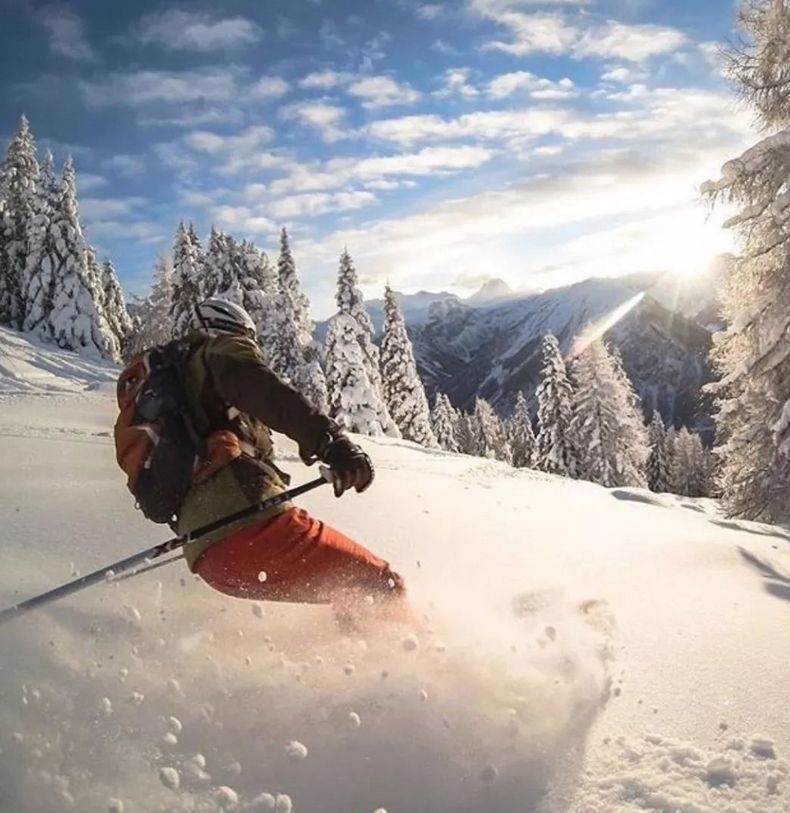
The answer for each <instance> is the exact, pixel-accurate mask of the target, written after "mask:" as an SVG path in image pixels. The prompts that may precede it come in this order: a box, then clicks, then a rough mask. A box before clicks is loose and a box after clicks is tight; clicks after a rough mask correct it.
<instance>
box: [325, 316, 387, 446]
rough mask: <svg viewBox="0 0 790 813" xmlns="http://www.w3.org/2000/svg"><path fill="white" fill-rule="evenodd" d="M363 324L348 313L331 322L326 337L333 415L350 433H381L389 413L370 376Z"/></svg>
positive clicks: (327, 369)
mask: <svg viewBox="0 0 790 813" xmlns="http://www.w3.org/2000/svg"><path fill="white" fill-rule="evenodd" d="M358 336H359V325H358V324H357V323H356V321H355V320H354V318H353V317H352V316H349V315H348V314H347V313H339V314H337V315H336V316H334V317H332V319H331V320H330V321H329V331H328V333H327V337H326V380H327V385H328V388H329V407H330V415H331V416H332V417H333V418H335V419H336V420H337V421H338V422H339V423H340V424H342V425H343V426H344V427H345V428H346V429H347V430H348V431H350V432H359V433H361V434H363V435H381V434H384V433H385V432H386V431H387V429H386V426H387V423H388V420H389V416H388V415H386V408H385V406H384V404H383V403H382V402H381V400H380V399H379V396H378V393H377V392H376V389H375V387H374V386H373V382H371V380H370V379H369V378H368V375H367V365H366V364H365V359H364V355H363V352H362V348H361V347H360V345H359V339H358Z"/></svg>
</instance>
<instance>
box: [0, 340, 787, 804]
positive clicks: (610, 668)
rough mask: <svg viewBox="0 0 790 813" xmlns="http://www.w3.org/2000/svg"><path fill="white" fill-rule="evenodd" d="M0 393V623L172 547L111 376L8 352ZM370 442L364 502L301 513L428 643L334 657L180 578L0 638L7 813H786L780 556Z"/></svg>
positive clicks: (166, 577)
mask: <svg viewBox="0 0 790 813" xmlns="http://www.w3.org/2000/svg"><path fill="white" fill-rule="evenodd" d="M0 368H2V370H3V372H2V373H0V393H2V394H0V490H1V492H0V493H1V494H2V497H1V498H0V527H2V529H3V545H2V556H3V559H2V567H0V602H2V604H3V605H6V604H11V603H13V602H15V601H18V600H20V599H22V598H25V597H27V596H29V595H32V594H35V593H37V592H39V591H42V590H45V589H47V588H49V587H51V586H54V585H56V584H58V583H60V582H63V581H66V580H68V579H70V578H73V574H74V572H75V571H79V572H82V573H85V572H88V571H89V570H92V569H96V568H99V567H103V566H106V565H109V564H110V563H111V562H112V561H113V560H115V559H117V558H120V557H122V556H124V555H127V554H129V553H132V552H134V551H137V550H139V549H141V548H144V547H147V546H149V545H151V544H153V543H154V542H156V541H159V540H161V539H164V538H165V537H166V536H167V535H168V534H167V532H166V529H163V528H158V527H155V526H152V525H149V524H147V523H146V522H145V521H144V519H143V518H142V516H141V515H140V514H139V512H136V511H135V510H134V508H133V504H132V503H133V501H132V499H131V497H130V496H129V495H128V493H127V492H126V491H125V487H124V481H123V475H122V474H121V472H120V471H119V470H118V469H117V468H116V466H115V461H114V455H113V447H112V441H111V427H112V421H113V419H114V405H113V400H112V395H111V394H110V392H109V391H108V389H110V386H109V382H110V380H111V378H112V375H113V371H112V369H111V368H108V367H101V366H99V365H95V364H93V363H91V362H84V361H83V360H81V359H79V358H78V357H76V356H70V355H66V354H60V353H57V352H52V351H48V350H45V349H42V348H41V347H39V346H34V345H30V344H29V343H27V342H26V341H25V340H24V339H22V338H20V337H19V336H18V335H16V334H10V333H8V332H3V333H2V334H0ZM8 369H12V370H13V373H12V374H11V375H9V374H8V373H6V372H5V371H6V370H8ZM41 371H46V372H47V377H46V378H45V380H44V381H43V383H42V378H41V375H40V373H41ZM48 376H51V378H50V377H48ZM97 382H98V386H97ZM105 384H107V386H105ZM362 442H363V443H364V444H365V446H366V448H367V449H368V450H369V451H370V453H371V455H372V457H373V459H374V462H375V463H376V467H377V478H376V482H375V484H374V486H373V488H371V489H370V490H369V492H367V493H366V494H364V495H361V496H358V495H351V496H347V497H344V498H343V499H342V500H335V499H334V498H333V497H332V495H331V491H330V490H329V489H326V490H323V491H318V492H313V493H312V494H311V495H310V496H308V497H307V498H305V499H304V501H303V504H304V505H305V506H306V507H307V508H309V509H310V510H311V511H313V512H314V513H315V514H316V515H318V516H320V517H322V518H324V519H326V520H327V521H329V522H331V523H333V524H335V525H337V526H338V527H340V528H342V529H344V530H345V531H347V532H348V533H350V534H351V535H353V536H355V537H356V538H357V539H359V540H360V541H362V542H364V543H366V544H368V545H369V546H371V547H372V548H373V549H375V550H376V551H377V552H380V553H381V555H383V556H385V557H386V558H388V559H389V560H390V561H391V562H392V564H393V566H394V567H395V568H396V569H398V570H399V571H401V572H402V573H403V574H404V576H405V577H406V579H407V582H408V584H409V589H410V595H411V601H412V603H413V606H414V608H415V611H416V613H415V614H416V615H417V619H416V620H415V621H414V622H413V623H409V624H394V623H390V624H385V625H381V626H380V627H379V628H371V629H370V630H368V631H366V632H363V633H360V634H355V635H349V634H347V633H344V632H341V631H340V629H339V628H338V627H337V625H336V624H335V622H334V619H333V617H332V614H331V612H330V611H329V610H328V609H326V608H321V607H317V608H316V607H299V606H293V605H274V604H265V605H263V604H257V605H253V604H251V603H246V602H243V601H238V600H233V599H230V598H227V597H225V596H222V595H220V594H218V593H215V592H213V591H211V590H210V589H209V588H208V587H207V586H205V585H203V584H202V583H201V582H199V581H198V580H197V579H195V577H193V576H192V575H191V574H189V573H188V571H187V570H186V568H185V567H184V566H183V565H181V564H176V565H170V566H169V567H167V568H164V569H161V570H157V571H155V572H154V573H151V574H146V575H141V576H138V577H135V578H133V579H129V580H127V581H124V582H121V583H118V584H114V585H110V584H102V585H100V586H97V587H94V588H91V589H90V590H87V591H85V592H83V593H80V594H78V595H75V596H73V597H70V598H68V599H64V600H63V601H61V602H60V603H58V604H55V605H52V606H51V607H49V608H47V609H45V610H41V611H38V612H35V613H32V614H30V615H28V616H25V617H24V619H22V618H20V619H16V620H12V621H11V622H9V623H7V624H5V625H3V626H2V627H0V797H2V800H3V801H2V804H0V807H1V808H2V809H3V810H4V811H5V810H8V811H14V813H55V811H58V813H60V811H64V810H78V811H80V813H94V812H95V813H104V811H107V810H115V811H124V812H125V813H150V812H151V811H168V813H169V812H170V811H195V813H219V811H249V812H250V813H251V812H252V811H279V813H286V812H287V811H292V813H357V812H358V813H374V811H388V813H451V812H452V813H491V812H493V811H496V813H532V812H533V811H538V812H539V813H544V812H548V813H560V812H561V811H562V812H565V813H636V812H637V811H645V810H650V811H659V813H676V812H677V811H682V813H788V811H790V768H788V761H787V760H788V754H790V703H788V702H787V701H788V678H787V664H788V663H789V662H790V635H788V633H787V630H788V610H789V609H790V604H788V601H790V537H788V535H787V534H786V533H785V532H784V531H782V530H779V529H776V528H771V527H766V526H759V525H753V524H749V523H739V522H732V521H727V520H724V519H722V518H721V516H720V515H719V513H718V508H717V505H716V504H715V503H714V502H712V501H695V500H688V499H681V498H675V497H672V496H669V495H654V494H649V493H647V492H644V491H640V490H629V489H618V490H614V491H607V490H605V489H602V488H599V487H597V486H593V485H590V484H586V483H577V482H571V481H566V480H561V479H558V478H553V477H550V476H547V475H543V474H538V473H535V472H530V471H515V470H513V469H510V468H508V467H507V466H504V465H502V464H497V463H493V462H491V461H484V460H481V459H476V458H469V457H463V456H458V455H451V454H447V453H443V452H438V451H426V450H422V449H418V448H417V447H415V446H413V445H411V444H409V443H406V442H403V441H395V440H392V439H375V440H369V439H363V440H362ZM279 448H280V449H281V454H280V464H281V465H282V466H283V467H284V468H287V469H289V470H290V471H291V473H292V474H293V475H294V476H295V480H296V481H297V482H300V481H301V480H302V479H307V478H308V477H312V476H313V472H312V471H310V470H307V469H304V468H302V466H301V464H300V463H299V462H298V457H297V455H296V450H295V449H294V447H293V446H292V445H291V444H290V443H288V442H286V441H282V442H281V443H280V445H279ZM255 607H258V609H257V610H256V609H255Z"/></svg>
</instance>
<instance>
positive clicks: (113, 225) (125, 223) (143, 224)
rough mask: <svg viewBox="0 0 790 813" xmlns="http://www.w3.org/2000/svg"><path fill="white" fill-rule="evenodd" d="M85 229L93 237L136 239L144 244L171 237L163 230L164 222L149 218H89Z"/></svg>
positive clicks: (163, 240) (162, 240)
mask: <svg viewBox="0 0 790 813" xmlns="http://www.w3.org/2000/svg"><path fill="white" fill-rule="evenodd" d="M86 220H87V224H86V227H85V230H86V232H87V234H88V235H89V236H90V238H91V239H93V238H94V237H99V238H106V237H115V238H120V239H125V240H134V241H136V242H139V243H142V244H143V245H157V244H159V243H163V242H165V241H167V240H168V239H169V237H168V235H167V234H166V233H165V232H164V231H163V230H162V224H161V223H157V222H152V221H147V220H115V219H111V220H104V219H97V220H90V219H87V218H86Z"/></svg>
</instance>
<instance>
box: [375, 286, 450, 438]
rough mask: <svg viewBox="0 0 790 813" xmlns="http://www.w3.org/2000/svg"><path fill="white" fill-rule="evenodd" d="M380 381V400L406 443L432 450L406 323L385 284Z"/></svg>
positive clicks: (422, 391) (425, 405) (428, 417)
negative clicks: (381, 393)
mask: <svg viewBox="0 0 790 813" xmlns="http://www.w3.org/2000/svg"><path fill="white" fill-rule="evenodd" d="M381 378H382V388H383V392H384V401H385V403H386V404H387V409H388V410H389V413H390V415H391V416H392V419H393V420H394V421H395V424H396V426H397V427H398V429H399V430H400V433H401V435H402V436H403V437H404V438H405V439H406V440H411V441H414V442H415V443H419V444H421V445H422V446H427V447H429V448H434V447H435V446H436V445H437V444H436V436H435V435H434V433H433V429H432V428H431V414H430V410H429V408H428V399H427V397H426V396H425V387H424V386H423V383H422V381H421V380H420V377H419V375H418V373H417V363H416V362H415V360H414V350H413V348H412V344H411V340H410V339H409V336H408V334H407V332H406V322H405V321H404V319H403V314H402V313H401V309H400V308H399V307H398V303H397V301H396V299H395V294H394V293H393V291H392V288H390V286H389V285H387V287H386V289H385V293H384V332H383V335H382V339H381Z"/></svg>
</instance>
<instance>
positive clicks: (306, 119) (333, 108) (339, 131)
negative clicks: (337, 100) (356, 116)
mask: <svg viewBox="0 0 790 813" xmlns="http://www.w3.org/2000/svg"><path fill="white" fill-rule="evenodd" d="M280 115H281V116H282V117H283V118H285V119H287V120H295V121H298V122H299V123H300V124H302V125H304V126H306V127H312V128H314V129H316V130H318V131H319V133H320V134H321V137H322V138H323V139H324V141H328V142H332V141H339V140H340V139H343V138H347V137H348V135H349V133H348V131H347V130H346V129H344V128H343V126H342V125H343V123H344V121H345V116H346V111H345V110H344V109H343V108H342V107H340V106H338V105H336V104H330V103H329V102H322V101H306V102H296V103H295V104H292V105H288V107H284V108H283V109H282V110H281V111H280Z"/></svg>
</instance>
